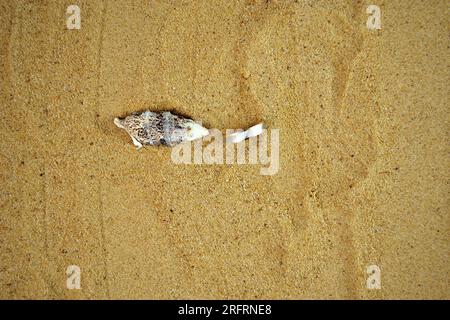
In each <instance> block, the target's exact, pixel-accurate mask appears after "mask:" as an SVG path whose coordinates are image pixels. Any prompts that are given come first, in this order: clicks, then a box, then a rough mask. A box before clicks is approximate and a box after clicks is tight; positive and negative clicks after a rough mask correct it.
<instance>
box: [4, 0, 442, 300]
mask: <svg viewBox="0 0 450 320" xmlns="http://www.w3.org/2000/svg"><path fill="white" fill-rule="evenodd" d="M76 2H77V4H78V5H79V6H80V8H81V29H80V30H68V29H67V27H66V18H67V14H66V8H67V7H68V6H69V5H70V4H73V1H45V2H44V1H7V0H1V1H0V23H1V28H0V39H1V47H0V77H1V78H0V81H1V82H0V85H1V95H0V104H1V117H0V121H1V123H0V134H1V139H0V144H1V153H0V174H1V193H0V205H1V210H0V298H15V299H17V298H44V299H54V298H63V299H82V298H100V299H108V298H164V299H166V298H194V299H197V298H245V299H254V298H258V299H264V298H268V299H298V298H352V299H356V298H362V299H391V298H441V299H442V298H445V299H449V298H450V295H449V293H450V290H449V289H450V284H449V279H450V274H449V273H450V267H449V263H448V262H449V252H450V251H449V241H450V239H449V229H450V223H449V211H450V210H449V185H448V183H449V178H450V172H449V168H450V166H449V145H448V141H449V125H448V120H449V117H448V110H449V109H448V102H449V94H448V93H449V90H448V84H449V83H450V81H449V80H450V79H449V59H448V57H449V40H448V39H449V29H448V25H449V20H448V2H447V1H445V0H442V1H418V0H414V1H406V0H401V1H400V0H398V1H386V0H379V1H376V4H377V5H378V6H379V7H380V8H381V14H382V16H381V17H382V29H381V30H368V29H367V27H366V21H367V18H368V14H367V13H366V8H367V6H368V5H369V4H372V2H370V1H365V0H364V1H326V0H322V1H321V0H314V1H309V0H298V1H281V0H279V1H259V0H242V1H238V0H235V1H229V0H215V1H211V0H202V1H201V0H196V1H175V0H172V1H163V0H155V1H100V0H97V1H92V0H90V1H76ZM142 109H152V110H164V109H173V110H177V111H178V112H180V113H183V114H187V115H189V116H191V117H192V118H194V119H198V120H202V121H203V123H204V124H205V125H206V126H208V127H214V128H248V127H249V126H251V125H254V124H256V123H259V122H264V123H265V124H266V125H267V126H268V128H278V129H280V170H279V171H278V173H276V174H274V175H270V176H264V175H261V174H260V171H259V170H260V166H255V165H176V164H174V163H173V162H172V161H171V150H170V149H168V148H148V149H145V150H140V151H137V150H135V148H134V146H133V145H132V144H131V141H130V139H129V137H128V136H127V135H126V134H125V133H124V132H123V131H121V130H118V129H117V128H116V127H115V125H114V123H113V119H114V117H117V116H123V115H126V114H128V113H130V112H133V111H136V110H142ZM69 265H77V266H79V267H80V269H81V290H68V289H67V287H66V280H67V275H66V268H67V267H68V266H69ZM370 265H377V266H379V268H380V270H381V281H382V282H381V289H375V290H369V289H368V288H367V287H366V281H367V277H368V274H366V270H367V267H368V266H370Z"/></svg>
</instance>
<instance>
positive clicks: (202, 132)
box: [114, 111, 209, 149]
mask: <svg viewBox="0 0 450 320" xmlns="http://www.w3.org/2000/svg"><path fill="white" fill-rule="evenodd" d="M114 123H115V125H116V126H118V127H119V128H121V129H124V130H125V131H126V132H127V133H128V134H129V135H130V137H131V139H132V140H133V143H134V145H135V146H136V147H137V148H138V149H140V148H141V147H142V146H143V145H152V146H157V145H165V146H169V147H173V146H175V145H177V144H179V143H181V142H184V141H193V140H197V139H200V138H202V137H205V136H207V135H208V134H209V131H208V129H206V128H204V127H202V126H201V125H200V124H199V123H197V122H195V121H194V120H192V119H188V118H185V117H182V116H178V115H175V114H172V113H171V112H169V111H163V112H152V111H144V112H140V113H132V114H131V115H129V116H127V117H126V118H123V119H119V118H115V119H114Z"/></svg>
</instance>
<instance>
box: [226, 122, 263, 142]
mask: <svg viewBox="0 0 450 320" xmlns="http://www.w3.org/2000/svg"><path fill="white" fill-rule="evenodd" d="M263 129H264V127H263V124H262V123H259V124H257V125H254V126H253V127H250V128H249V129H247V130H246V131H240V132H234V133H232V134H229V135H228V136H227V142H228V143H239V142H241V141H244V140H245V139H247V138H251V137H256V136H259V135H260V134H261V133H263Z"/></svg>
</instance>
